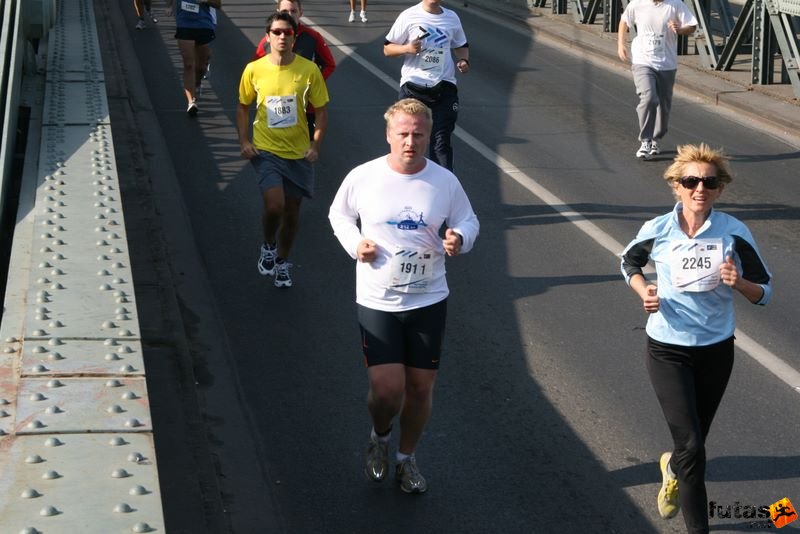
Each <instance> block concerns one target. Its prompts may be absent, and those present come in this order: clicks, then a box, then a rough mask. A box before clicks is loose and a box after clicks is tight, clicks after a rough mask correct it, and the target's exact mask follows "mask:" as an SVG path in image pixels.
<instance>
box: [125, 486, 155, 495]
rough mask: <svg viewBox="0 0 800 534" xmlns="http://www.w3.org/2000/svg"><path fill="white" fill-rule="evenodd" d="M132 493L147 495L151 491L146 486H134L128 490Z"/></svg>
mask: <svg viewBox="0 0 800 534" xmlns="http://www.w3.org/2000/svg"><path fill="white" fill-rule="evenodd" d="M128 493H129V494H130V495H147V494H148V493H150V492H149V491H147V489H146V488H145V487H144V486H134V487H132V488H131V489H130V491H128Z"/></svg>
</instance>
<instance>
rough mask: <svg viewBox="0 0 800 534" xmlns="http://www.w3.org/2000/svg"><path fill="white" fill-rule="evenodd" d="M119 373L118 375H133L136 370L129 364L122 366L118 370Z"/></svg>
mask: <svg viewBox="0 0 800 534" xmlns="http://www.w3.org/2000/svg"><path fill="white" fill-rule="evenodd" d="M119 372H120V373H135V372H136V368H135V367H134V366H132V365H131V364H128V365H123V366H122V367H120V368H119Z"/></svg>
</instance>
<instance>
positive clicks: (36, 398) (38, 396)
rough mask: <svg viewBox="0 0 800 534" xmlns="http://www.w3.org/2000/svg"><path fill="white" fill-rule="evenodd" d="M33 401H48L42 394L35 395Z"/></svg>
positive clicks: (32, 396)
mask: <svg viewBox="0 0 800 534" xmlns="http://www.w3.org/2000/svg"><path fill="white" fill-rule="evenodd" d="M31 400H32V401H43V400H47V397H45V396H44V395H42V394H41V393H34V394H33V395H31Z"/></svg>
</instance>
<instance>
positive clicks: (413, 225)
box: [386, 208, 428, 230]
mask: <svg viewBox="0 0 800 534" xmlns="http://www.w3.org/2000/svg"><path fill="white" fill-rule="evenodd" d="M398 219H399V220H398V221H386V224H391V225H393V226H396V227H397V229H398V230H417V229H419V227H420V226H421V227H426V226H428V224H427V223H426V222H425V221H424V220H423V219H422V213H419V214H417V213H416V212H414V211H412V210H411V209H410V208H406V209H405V210H403V211H402V212H400V213H399V214H398Z"/></svg>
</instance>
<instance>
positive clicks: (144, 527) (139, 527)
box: [131, 523, 154, 534]
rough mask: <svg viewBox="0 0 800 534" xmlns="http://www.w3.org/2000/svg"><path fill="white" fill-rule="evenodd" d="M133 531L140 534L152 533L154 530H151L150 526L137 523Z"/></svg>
mask: <svg viewBox="0 0 800 534" xmlns="http://www.w3.org/2000/svg"><path fill="white" fill-rule="evenodd" d="M131 530H133V531H134V532H136V533H137V534H138V533H141V532H152V531H153V530H154V529H153V528H150V525H148V524H147V523H136V524H135V525H133V528H132V529H131Z"/></svg>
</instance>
